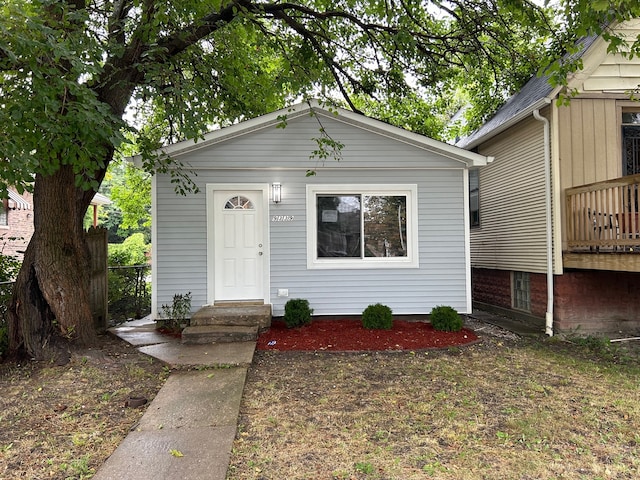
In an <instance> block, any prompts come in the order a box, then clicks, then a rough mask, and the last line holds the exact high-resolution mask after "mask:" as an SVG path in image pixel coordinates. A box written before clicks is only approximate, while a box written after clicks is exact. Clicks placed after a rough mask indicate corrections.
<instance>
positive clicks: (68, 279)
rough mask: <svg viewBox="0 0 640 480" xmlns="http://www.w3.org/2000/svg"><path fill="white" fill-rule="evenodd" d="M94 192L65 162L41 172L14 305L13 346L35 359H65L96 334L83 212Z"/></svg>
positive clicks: (11, 320) (10, 327) (11, 313)
mask: <svg viewBox="0 0 640 480" xmlns="http://www.w3.org/2000/svg"><path fill="white" fill-rule="evenodd" d="M92 196H93V192H85V191H83V190H82V189H80V188H78V187H76V186H75V175H74V173H73V169H72V168H71V167H69V166H66V165H64V166H62V167H61V168H60V170H59V171H58V172H56V173H55V174H53V175H51V176H42V175H37V176H36V180H35V186H34V193H33V214H34V234H33V237H32V238H31V242H30V243H29V246H28V247H27V251H26V252H25V256H24V261H23V264H22V268H21V270H20V273H19V274H18V278H17V279H16V283H15V287H14V291H13V297H12V300H11V303H10V305H9V324H8V330H9V332H8V333H9V351H10V352H12V353H13V354H18V353H21V352H22V353H26V354H28V355H29V356H30V357H32V358H35V359H39V360H41V359H52V358H55V359H58V360H60V359H61V355H62V358H64V356H65V355H66V354H67V353H68V349H69V346H70V345H73V344H81V345H87V344H91V343H92V342H94V341H95V339H96V333H95V330H94V327H93V319H92V315H91V307H90V305H89V294H88V292H89V251H88V248H87V245H86V241H85V235H84V230H83V218H84V214H85V212H86V210H87V207H88V205H89V203H90V201H91V197H92Z"/></svg>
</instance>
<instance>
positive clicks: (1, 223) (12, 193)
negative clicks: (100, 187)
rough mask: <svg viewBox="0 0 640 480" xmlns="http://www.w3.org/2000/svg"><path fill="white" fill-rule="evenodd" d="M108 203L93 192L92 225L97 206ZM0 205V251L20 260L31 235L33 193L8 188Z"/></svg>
mask: <svg viewBox="0 0 640 480" xmlns="http://www.w3.org/2000/svg"><path fill="white" fill-rule="evenodd" d="M109 203H111V201H110V200H109V199H108V198H107V197H105V196H104V195H102V194H100V193H96V194H95V196H94V197H93V200H92V201H91V206H92V207H93V211H92V215H93V226H96V225H97V222H98V215H97V211H98V210H97V209H98V207H99V206H100V205H106V204H109ZM0 206H1V207H0V253H1V254H2V255H10V256H13V257H15V258H17V259H18V260H20V261H21V260H22V258H23V256H24V251H25V250H26V249H27V245H28V244H29V241H30V240H31V236H32V235H33V195H32V194H31V193H29V192H27V191H25V192H24V193H21V194H19V193H18V192H17V191H16V190H15V189H13V188H9V190H8V198H5V199H2V200H0Z"/></svg>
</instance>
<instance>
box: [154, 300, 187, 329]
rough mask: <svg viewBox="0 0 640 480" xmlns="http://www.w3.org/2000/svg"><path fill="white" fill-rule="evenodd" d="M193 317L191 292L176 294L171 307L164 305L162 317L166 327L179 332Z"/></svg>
mask: <svg viewBox="0 0 640 480" xmlns="http://www.w3.org/2000/svg"><path fill="white" fill-rule="evenodd" d="M190 316H191V292H189V293H184V294H183V293H176V294H175V295H174V296H173V303H172V304H171V305H162V313H161V317H162V320H163V322H164V323H165V325H166V326H167V327H169V328H171V329H175V330H179V329H181V325H182V324H185V323H187V319H189V318H190Z"/></svg>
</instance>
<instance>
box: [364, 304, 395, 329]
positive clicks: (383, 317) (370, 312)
mask: <svg viewBox="0 0 640 480" xmlns="http://www.w3.org/2000/svg"><path fill="white" fill-rule="evenodd" d="M362 326H363V327H364V328H367V329H370V330H391V329H392V328H393V315H392V312H391V309H390V308H389V307H387V306H386V305H382V304H381V303H376V304H375V305H369V306H368V307H367V308H365V309H364V312H362Z"/></svg>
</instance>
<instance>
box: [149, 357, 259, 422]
mask: <svg viewBox="0 0 640 480" xmlns="http://www.w3.org/2000/svg"><path fill="white" fill-rule="evenodd" d="M246 376H247V369H246V368H225V369H212V370H202V371H196V372H174V373H172V374H171V376H169V378H168V379H167V381H166V383H165V384H164V386H163V387H162V389H161V390H160V391H159V392H158V394H157V395H156V397H155V398H154V399H153V401H152V402H151V405H149V407H148V408H147V411H146V412H145V413H144V415H143V416H142V418H141V419H140V423H139V424H138V426H137V428H136V431H153V430H158V429H160V428H161V429H163V430H169V429H190V428H199V427H221V426H233V427H234V428H235V426H236V424H237V422H238V412H239V411H240V402H241V400H242V391H243V389H244V381H245V378H246Z"/></svg>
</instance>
